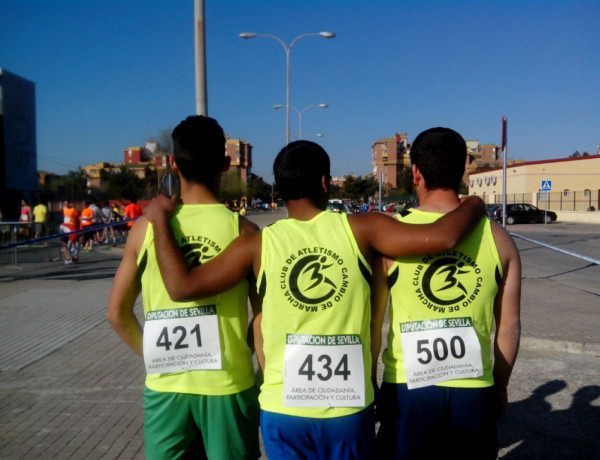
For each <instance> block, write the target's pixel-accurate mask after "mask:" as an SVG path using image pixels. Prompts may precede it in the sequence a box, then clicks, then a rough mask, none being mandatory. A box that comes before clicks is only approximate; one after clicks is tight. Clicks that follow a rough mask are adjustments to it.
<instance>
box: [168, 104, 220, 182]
mask: <svg viewBox="0 0 600 460" xmlns="http://www.w3.org/2000/svg"><path fill="white" fill-rule="evenodd" d="M171 137H172V138H173V149H174V156H175V162H176V163H177V168H178V169H179V171H180V172H181V175H182V176H183V177H185V178H186V179H187V180H189V181H192V182H197V183H200V184H205V185H211V184H212V183H213V181H214V180H215V178H216V177H217V176H218V175H219V173H220V172H221V170H222V169H223V161H224V159H225V134H224V133H223V128H221V126H220V125H219V123H217V120H215V119H214V118H210V117H206V116H204V115H192V116H189V117H187V118H186V119H185V120H183V121H182V122H181V123H179V125H177V127H176V128H175V129H174V130H173V133H172V134H171Z"/></svg>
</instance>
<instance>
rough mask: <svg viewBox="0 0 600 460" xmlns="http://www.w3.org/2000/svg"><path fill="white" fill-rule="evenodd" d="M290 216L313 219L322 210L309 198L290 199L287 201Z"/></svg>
mask: <svg viewBox="0 0 600 460" xmlns="http://www.w3.org/2000/svg"><path fill="white" fill-rule="evenodd" d="M286 207H287V211H288V216H289V217H291V218H292V219H297V220H311V219H312V218H314V217H315V216H317V215H318V214H320V213H321V212H323V209H320V208H319V207H318V206H316V205H315V203H313V201H312V200H309V199H308V198H301V199H299V200H288V201H287V203H286Z"/></svg>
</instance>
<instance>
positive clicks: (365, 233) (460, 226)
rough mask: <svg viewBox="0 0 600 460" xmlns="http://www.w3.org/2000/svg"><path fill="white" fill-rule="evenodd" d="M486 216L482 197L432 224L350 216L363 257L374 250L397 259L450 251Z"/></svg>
mask: <svg viewBox="0 0 600 460" xmlns="http://www.w3.org/2000/svg"><path fill="white" fill-rule="evenodd" d="M485 215H486V210H485V204H484V203H483V201H482V200H481V198H478V197H467V198H466V199H464V200H463V202H462V204H461V205H460V206H459V207H457V208H456V209H455V210H454V211H452V212H449V213H447V214H445V215H444V216H443V217H441V218H440V219H438V220H437V221H436V222H434V223H432V224H419V225H415V224H406V223H402V222H398V221H397V220H396V219H393V218H390V217H388V216H386V215H383V214H380V213H370V214H361V215H353V216H349V221H350V224H351V226H352V230H353V232H354V234H355V236H356V237H357V241H358V244H359V246H360V248H361V251H362V252H363V254H365V255H367V256H368V255H369V249H370V248H371V247H372V248H374V249H375V250H376V251H378V252H379V253H381V254H383V255H385V256H387V257H390V258H393V259H395V258H398V257H405V256H410V255H415V254H426V253H431V254H435V253H439V252H443V251H447V250H449V249H451V248H453V247H454V246H456V245H457V244H458V243H459V242H460V241H462V239H464V238H465V237H466V236H467V235H468V234H469V233H470V232H471V231H472V230H473V229H474V228H475V227H476V226H477V224H478V223H479V221H480V220H481V218H482V217H484V216H485Z"/></svg>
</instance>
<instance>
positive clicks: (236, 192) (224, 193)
mask: <svg viewBox="0 0 600 460" xmlns="http://www.w3.org/2000/svg"><path fill="white" fill-rule="evenodd" d="M246 191H247V187H246V185H245V184H243V183H242V180H241V178H240V176H239V173H238V171H236V169H235V168H232V169H230V170H229V171H227V172H226V173H225V174H222V175H221V186H220V191H219V198H220V199H221V200H223V201H233V200H240V199H241V197H242V196H245V195H246Z"/></svg>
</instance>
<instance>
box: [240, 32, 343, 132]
mask: <svg viewBox="0 0 600 460" xmlns="http://www.w3.org/2000/svg"><path fill="white" fill-rule="evenodd" d="M254 37H267V38H272V39H273V40H277V41H278V42H279V44H280V45H281V46H282V47H283V50H284V51H285V140H286V143H288V144H289V143H290V51H291V50H292V47H293V46H294V45H295V44H296V42H297V41H298V40H300V39H301V38H304V37H323V38H335V34H334V33H333V32H318V33H312V34H302V35H298V36H297V37H296V38H294V39H293V40H292V41H291V42H290V44H289V45H286V44H285V42H284V41H283V40H282V39H281V38H279V37H278V36H276V35H272V34H256V33H254V32H243V33H241V34H240V38H243V39H244V40H248V39H250V38H254Z"/></svg>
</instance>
